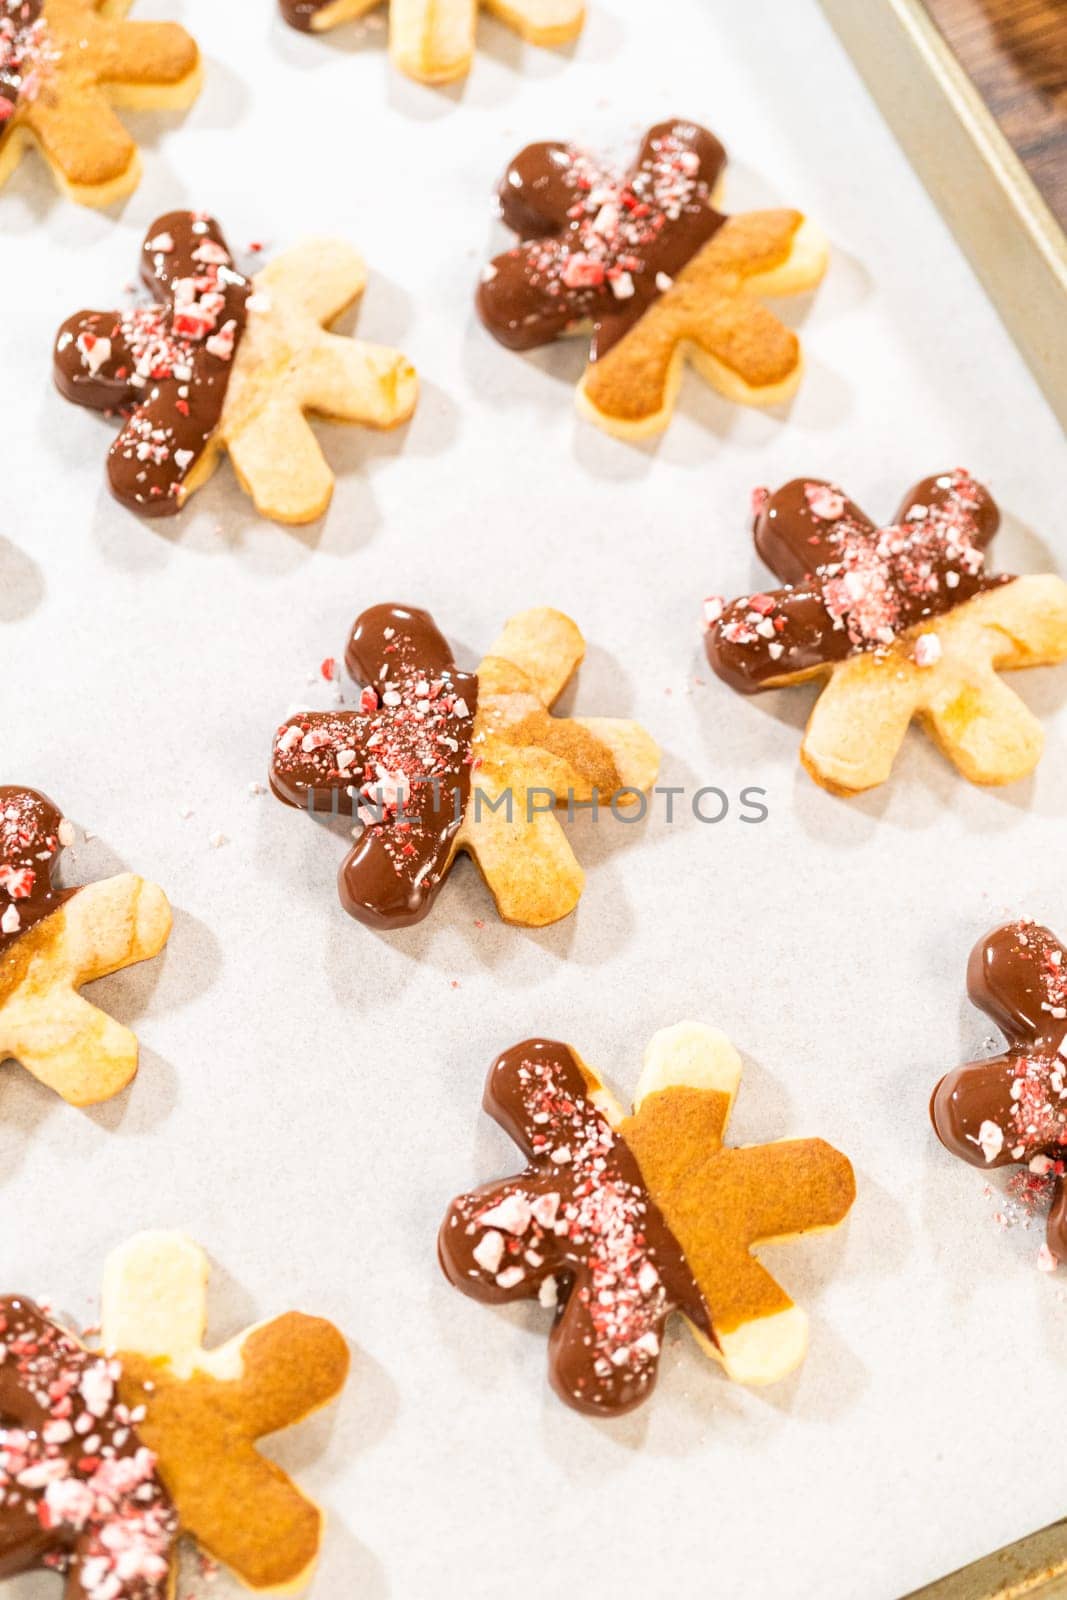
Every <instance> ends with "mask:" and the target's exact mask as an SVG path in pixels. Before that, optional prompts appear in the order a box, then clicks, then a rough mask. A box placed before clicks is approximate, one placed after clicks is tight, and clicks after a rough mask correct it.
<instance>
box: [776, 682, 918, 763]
mask: <svg viewBox="0 0 1067 1600" xmlns="http://www.w3.org/2000/svg"><path fill="white" fill-rule="evenodd" d="M917 698H918V696H917V694H916V691H915V689H914V687H913V684H912V680H911V678H910V675H907V674H905V675H904V676H902V677H898V676H897V675H896V674H895V672H894V670H893V668H892V667H888V668H886V669H885V670H880V669H879V668H877V667H876V666H872V664H871V662H870V660H869V659H868V658H867V657H860V658H857V659H856V660H854V661H848V662H845V663H844V665H843V666H841V667H839V668H837V669H836V670H835V671H834V672H833V674H832V676H831V678H830V681H829V682H828V683H827V685H826V688H825V689H824V690H823V692H822V694H821V695H820V696H819V698H818V700H817V702H816V704H815V709H814V711H813V712H812V714H811V717H810V719H809V721H808V726H807V729H806V731H805V734H804V742H803V744H802V745H801V747H800V759H801V760H802V761H803V763H804V765H805V767H806V768H807V769H808V771H809V772H810V774H811V776H812V777H813V778H814V779H815V781H816V783H821V784H822V786H823V788H824V789H830V790H831V791H833V792H835V793H842V794H858V793H859V792H860V791H861V790H863V789H873V788H874V787H875V786H876V785H877V784H879V783H884V782H885V780H886V779H887V778H888V777H889V774H890V772H891V771H892V768H893V762H894V761H895V760H896V757H897V752H898V750H899V749H900V746H901V745H902V744H903V742H904V736H905V734H906V733H907V731H908V726H909V724H910V723H911V719H912V717H913V716H914V714H915V711H916V709H917V708H916V701H917Z"/></svg>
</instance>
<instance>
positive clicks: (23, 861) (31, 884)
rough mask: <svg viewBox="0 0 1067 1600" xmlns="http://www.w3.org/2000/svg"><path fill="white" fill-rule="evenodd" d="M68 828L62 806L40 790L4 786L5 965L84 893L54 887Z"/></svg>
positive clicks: (0, 886) (0, 854)
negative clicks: (18, 945)
mask: <svg viewBox="0 0 1067 1600" xmlns="http://www.w3.org/2000/svg"><path fill="white" fill-rule="evenodd" d="M62 823H63V814H62V812H61V811H60V810H59V808H58V806H55V805H53V803H52V801H51V800H49V799H48V798H47V796H46V795H43V794H39V793H38V792H37V790H36V789H20V788H17V787H14V786H0V960H2V959H3V957H4V956H5V955H6V954H7V952H8V950H9V949H10V948H11V946H12V945H13V944H14V943H15V940H16V939H18V938H20V937H21V936H22V934H24V933H28V932H29V930H30V929H31V928H33V927H35V926H36V924H37V923H39V922H43V921H44V919H45V918H46V917H50V916H51V915H52V913H53V912H54V911H58V910H59V908H60V906H62V905H65V904H66V902H67V901H68V900H69V899H70V898H71V897H72V895H75V894H77V892H78V891H77V890H76V889H57V888H56V887H55V886H54V885H53V883H52V874H53V873H54V871H55V868H56V863H57V861H58V860H59V853H60V850H61V849H62V844H61V841H60V829H61V827H62Z"/></svg>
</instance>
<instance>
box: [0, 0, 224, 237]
mask: <svg viewBox="0 0 1067 1600" xmlns="http://www.w3.org/2000/svg"><path fill="white" fill-rule="evenodd" d="M130 3H131V0H0V185H2V184H3V183H4V182H5V180H6V179H7V178H9V177H10V176H11V174H12V172H14V170H15V168H16V167H17V166H18V163H19V161H20V159H21V157H22V154H23V151H24V150H25V149H26V147H27V146H28V145H31V144H34V145H36V146H37V148H38V149H39V150H40V151H41V154H42V155H43V156H44V158H45V160H46V161H47V162H48V165H49V166H50V167H51V169H52V172H53V174H54V176H55V179H56V182H57V183H58V184H59V187H60V188H61V189H62V190H63V192H64V194H66V195H68V196H69V198H70V199H71V200H77V201H79V202H80V203H81V204H82V205H90V206H107V205H110V204H111V203H112V201H114V200H119V199H121V198H122V196H123V195H125V194H129V192H130V190H131V189H134V188H136V186H137V183H138V180H139V178H140V176H141V158H140V155H139V154H138V150H137V146H136V145H135V144H134V142H133V140H132V139H131V138H130V136H129V134H128V133H127V132H126V129H125V128H124V127H123V125H122V123H121V122H120V121H119V119H118V117H117V116H116V115H115V113H114V111H113V110H112V109H111V108H112V106H115V105H118V106H130V107H131V108H133V109H136V110H142V109H145V108H154V109H161V110H165V109H176V108H177V109H180V108H182V107H184V106H188V105H191V104H192V102H193V100H195V98H196V95H197V92H198V90H199V88H200V52H199V51H198V49H197V47H196V41H195V40H194V39H191V38H190V37H189V35H188V34H187V33H186V31H185V29H184V28H180V27H178V25H177V23H174V22H126V21H125V20H124V18H125V15H126V12H127V11H128V10H129V9H130Z"/></svg>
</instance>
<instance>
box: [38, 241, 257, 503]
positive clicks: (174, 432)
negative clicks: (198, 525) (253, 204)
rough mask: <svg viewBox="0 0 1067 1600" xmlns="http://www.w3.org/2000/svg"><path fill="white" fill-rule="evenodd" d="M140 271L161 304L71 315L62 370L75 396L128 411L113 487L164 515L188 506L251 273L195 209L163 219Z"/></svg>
mask: <svg viewBox="0 0 1067 1600" xmlns="http://www.w3.org/2000/svg"><path fill="white" fill-rule="evenodd" d="M141 277H142V279H143V281H144V283H145V284H146V285H147V287H148V288H149V289H150V290H151V291H152V294H153V296H154V297H155V300H156V302H157V304H156V305H155V306H150V307H148V306H146V307H132V308H130V309H129V310H126V311H122V312H112V311H80V312H78V314H77V315H76V316H73V317H70V318H68V320H67V321H66V322H65V323H64V324H63V326H62V328H61V329H60V330H59V334H58V337H57V339H56V347H55V364H54V370H55V380H56V384H57V386H58V388H59V390H60V392H61V393H62V394H63V395H64V396H65V397H66V398H67V399H68V400H72V401H74V403H75V404H76V405H83V406H88V407H89V408H90V409H91V410H93V411H103V412H105V413H111V412H119V413H121V414H122V415H124V416H125V417H126V419H127V420H126V423H125V426H124V427H123V429H122V432H121V433H120V434H119V436H118V438H117V439H116V440H115V442H114V443H113V445H112V446H111V450H110V454H109V456H108V478H109V481H110V483H111V488H112V491H113V492H114V494H115V496H116V498H117V499H119V500H120V501H121V502H122V504H123V505H125V506H129V507H130V508H131V509H132V510H134V511H139V512H141V513H142V514H143V515H145V516H150V517H162V516H170V515H172V514H173V513H174V512H176V511H179V510H180V509H181V505H182V489H183V485H184V484H185V482H186V480H187V479H188V478H189V476H190V473H191V472H192V471H193V470H194V469H195V467H196V465H197V463H198V462H199V461H200V459H201V457H202V456H203V454H204V452H205V450H206V449H207V448H208V447H209V445H210V443H211V440H212V438H213V436H214V433H215V430H216V429H217V427H218V425H219V421H220V419H221V417H222V408H223V404H224V402H225V399H226V390H227V387H228V385H229V381H230V374H231V372H232V370H233V363H234V359H235V357H236V353H237V348H238V345H239V343H240V340H241V335H242V334H243V333H244V330H245V326H246V324H247V320H248V307H247V302H248V298H249V295H250V294H251V292H252V285H251V282H250V281H249V279H247V278H246V277H244V276H243V275H242V274H241V273H239V272H238V271H237V270H236V268H235V267H234V264H233V258H232V256H231V255H230V251H229V248H228V246H227V244H226V241H225V239H224V237H223V234H222V230H221V228H220V227H219V225H218V223H217V222H216V221H215V220H214V219H213V218H212V217H207V216H202V215H199V214H198V213H196V212H193V211H171V212H168V213H167V214H166V215H165V216H162V217H159V218H158V219H157V220H156V221H155V222H154V223H153V225H152V227H151V228H150V229H149V231H148V233H147V235H146V237H145V241H144V245H143V246H142V251H141Z"/></svg>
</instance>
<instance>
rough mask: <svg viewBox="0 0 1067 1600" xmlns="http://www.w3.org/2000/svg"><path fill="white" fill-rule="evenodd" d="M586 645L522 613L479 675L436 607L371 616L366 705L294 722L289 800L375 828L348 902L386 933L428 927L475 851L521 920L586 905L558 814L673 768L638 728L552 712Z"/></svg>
mask: <svg viewBox="0 0 1067 1600" xmlns="http://www.w3.org/2000/svg"><path fill="white" fill-rule="evenodd" d="M584 653H585V641H584V640H583V638H582V636H581V634H580V633H579V631H578V628H577V627H576V626H575V624H574V623H573V622H572V621H571V620H570V618H569V617H565V616H563V615H562V614H561V613H560V612H558V611H550V610H548V609H547V608H540V609H537V610H533V611H524V612H522V613H521V614H520V615H519V616H517V617H513V618H512V619H511V621H510V622H509V623H508V625H507V627H506V628H505V629H504V632H503V633H502V634H501V636H500V638H499V639H498V640H497V642H496V644H495V645H493V647H492V649H491V650H490V652H489V654H488V656H486V658H485V660H484V661H483V662H482V664H481V666H480V667H479V668H478V671H477V673H476V674H475V673H467V672H461V671H460V670H459V669H458V668H457V666H456V664H455V662H454V660H453V657H452V651H451V649H450V647H449V645H448V644H447V642H446V640H445V639H444V638H443V636H442V635H441V634H440V633H439V632H438V629H437V627H436V624H435V623H434V621H433V618H432V617H431V616H430V615H429V614H428V613H427V612H425V611H419V610H416V609H415V608H414V607H411V606H397V605H381V606H374V607H372V608H371V610H369V611H364V612H363V614H362V615H361V616H360V617H358V618H357V620H356V623H355V626H354V628H353V629H352V634H351V637H350V639H349V642H348V650H347V652H346V657H345V660H346V664H347V667H348V670H349V672H350V673H351V675H352V677H353V678H355V679H357V681H359V682H361V683H363V684H365V685H366V687H365V688H364V689H363V691H362V694H361V696H360V703H359V710H358V711H306V712H300V713H298V714H297V715H296V716H293V717H290V718H289V719H288V721H286V722H284V723H283V724H282V725H281V727H280V728H279V729H278V731H277V733H276V735H275V739H274V751H273V756H272V760H271V770H270V781H271V787H272V789H273V790H274V793H275V794H276V795H277V796H278V798H279V799H280V800H284V801H286V802H287V803H288V804H289V805H293V806H302V807H305V808H306V809H308V810H309V811H330V812H334V813H337V812H341V813H342V814H344V815H353V814H354V815H356V816H357V817H358V819H359V821H360V822H361V823H362V824H363V832H362V834H361V835H360V838H359V839H358V841H357V843H356V845H355V847H354V848H353V849H352V850H351V851H350V852H349V854H348V855H347V857H346V858H345V860H344V862H343V863H342V866H341V871H340V876H339V880H338V886H339V892H340V896H341V903H342V905H343V906H344V907H345V910H346V911H348V912H349V913H350V914H351V915H352V916H354V917H357V918H358V919H359V920H360V921H361V922H365V923H367V924H368V925H369V926H370V927H378V928H399V927H405V926H407V925H409V924H410V923H413V922H418V921H420V920H421V918H423V917H424V916H425V915H426V914H427V912H428V911H429V910H430V907H431V906H432V905H433V902H434V900H435V899H436V897H437V894H438V891H439V889H440V887H441V884H442V883H443V881H444V878H445V876H446V874H447V872H448V869H449V867H450V865H451V863H452V861H453V860H454V858H455V856H456V854H457V853H458V852H459V851H461V850H464V851H466V852H467V853H468V854H470V855H471V856H473V857H474V859H475V861H476V862H477V864H478V866H479V867H480V868H481V871H482V875H483V876H484V878H485V880H486V882H487V883H488V885H489V888H490V890H491V891H492V893H493V896H494V898H495V900H496V904H497V910H498V911H499V912H500V915H501V916H502V917H503V918H504V920H505V921H506V922H518V923H522V924H523V925H525V926H527V927H542V926H543V925H544V924H546V923H549V922H557V921H558V920H559V919H560V918H561V917H565V916H567V914H568V913H569V912H571V911H573V910H574V907H575V906H576V905H577V903H578V899H579V897H580V895H581V892H582V887H583V884H584V882H585V878H584V874H583V872H582V869H581V867H580V866H579V865H578V862H577V861H576V860H575V858H574V854H573V852H572V850H571V848H570V845H569V844H568V843H567V840H566V837H565V836H564V833H563V830H562V828H561V826H560V824H559V822H558V820H557V818H556V817H555V816H554V815H553V811H554V807H555V806H556V805H557V804H564V803H571V804H583V803H584V804H590V803H594V804H595V803H597V802H598V801H604V802H605V803H606V802H609V801H614V802H615V803H618V804H619V805H625V804H629V803H631V801H632V799H633V797H635V796H637V795H640V794H644V793H645V792H647V790H648V789H650V788H651V786H652V784H653V783H654V782H655V779H656V773H657V770H658V767H659V750H658V748H657V746H656V745H655V744H654V743H653V741H652V740H651V739H650V738H649V736H648V734H647V733H646V732H645V731H644V729H643V728H641V727H640V726H639V725H638V724H637V723H636V722H624V721H619V720H616V719H614V718H608V717H573V718H572V717H566V718H565V717H553V716H551V715H550V713H549V707H550V706H551V705H552V704H553V702H554V701H555V700H556V699H557V698H558V696H559V695H560V694H561V693H562V691H563V688H564V686H565V685H566V684H567V682H568V680H569V679H570V678H571V677H572V676H573V674H574V672H575V671H576V669H577V667H578V665H579V663H580V662H581V659H582V657H583V655H584Z"/></svg>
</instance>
